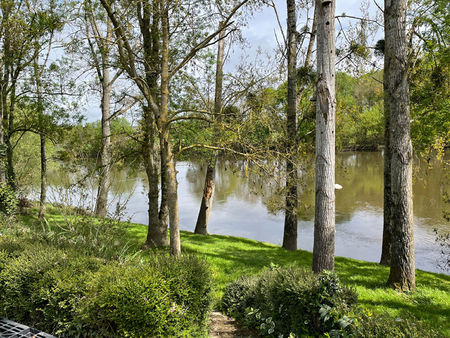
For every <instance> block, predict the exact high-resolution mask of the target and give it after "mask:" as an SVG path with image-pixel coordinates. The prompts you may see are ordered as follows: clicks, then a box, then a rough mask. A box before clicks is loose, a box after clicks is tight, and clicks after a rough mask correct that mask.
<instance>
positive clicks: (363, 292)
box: [129, 224, 450, 336]
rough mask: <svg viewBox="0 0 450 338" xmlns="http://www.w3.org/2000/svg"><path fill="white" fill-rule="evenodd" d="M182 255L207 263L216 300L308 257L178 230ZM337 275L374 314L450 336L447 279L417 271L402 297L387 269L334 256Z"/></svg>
mask: <svg viewBox="0 0 450 338" xmlns="http://www.w3.org/2000/svg"><path fill="white" fill-rule="evenodd" d="M146 230H147V227H146V226H144V225H140V224H133V225H131V227H130V229H129V234H130V236H131V238H132V241H133V242H134V243H136V244H137V243H143V241H144V240H145V236H146ZM181 243H182V251H183V252H184V253H188V254H195V255H199V256H201V257H203V258H204V259H206V260H207V261H208V262H209V263H210V265H211V267H212V269H213V271H214V277H215V281H216V289H215V297H216V299H219V298H220V296H221V295H222V293H223V290H224V288H225V286H226V285H227V283H230V282H232V281H234V280H235V279H237V278H239V277H240V276H242V275H246V274H255V273H258V272H259V271H261V270H262V269H264V268H265V267H267V266H269V265H270V264H271V263H273V264H277V265H280V266H287V265H292V264H295V265H300V266H306V267H310V266H311V264H312V253H311V252H308V251H303V250H298V251H295V252H290V251H286V250H284V249H282V248H281V247H280V246H277V245H273V244H268V243H261V242H257V241H254V240H250V239H245V238H237V237H230V236H219V235H211V236H202V235H195V234H193V233H190V232H184V231H182V232H181ZM335 271H336V273H337V274H338V276H339V277H340V279H341V280H342V281H343V282H345V283H346V284H348V285H351V286H353V287H354V288H355V289H356V290H357V292H358V295H359V300H360V303H361V305H362V306H363V307H365V308H367V309H369V310H370V311H373V312H374V313H389V314H390V315H392V316H395V317H400V318H401V317H405V316H406V315H408V314H413V315H414V316H416V317H417V318H420V319H422V320H424V321H426V322H428V323H432V325H433V327H436V328H438V327H439V326H442V328H443V331H444V333H445V335H447V336H450V325H449V322H450V321H449V320H448V319H449V318H450V276H448V275H444V274H436V273H430V272H425V271H421V270H416V279H417V292H415V293H414V294H405V293H400V292H397V291H395V290H393V289H391V288H388V287H386V286H385V284H386V281H387V279H388V275H389V268H386V267H383V266H380V265H379V264H376V263H369V262H364V261H358V260H355V259H349V258H344V257H337V258H336V270H335Z"/></svg>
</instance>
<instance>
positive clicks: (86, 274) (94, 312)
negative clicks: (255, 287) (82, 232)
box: [0, 236, 211, 337]
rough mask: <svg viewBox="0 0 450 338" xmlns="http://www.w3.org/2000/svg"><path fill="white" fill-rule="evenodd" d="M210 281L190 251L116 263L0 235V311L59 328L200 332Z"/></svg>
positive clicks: (89, 332) (87, 332) (59, 331)
mask: <svg viewBox="0 0 450 338" xmlns="http://www.w3.org/2000/svg"><path fill="white" fill-rule="evenodd" d="M210 289H211V273H210V270H209V268H208V266H207V265H206V264H205V262H203V261H201V260H199V259H196V258H194V257H182V258H180V259H173V258H170V257H165V256H164V257H155V258H154V259H153V260H152V261H150V262H143V261H138V260H136V259H135V260H132V261H128V262H125V263H118V262H117V261H111V260H105V259H102V258H96V257H93V256H88V255H84V254H80V253H78V252H77V251H75V250H70V249H59V248H55V247H53V246H51V245H45V244H43V243H37V244H35V245H31V244H30V243H28V244H27V243H25V242H22V243H20V241H17V240H16V239H14V238H8V237H7V236H0V317H7V318H9V319H12V320H14V321H17V322H21V323H23V324H26V325H30V326H33V327H36V328H38V329H40V330H42V331H46V332H48V333H51V334H55V335H58V336H70V337H76V336H94V337H114V336H117V337H119V336H120V337H123V336H129V337H140V336H145V337H154V336H160V337H166V336H183V335H184V336H185V335H192V334H197V333H198V332H200V331H201V330H204V328H205V325H206V324H205V323H206V321H205V318H206V314H207V311H208V309H209V306H210V302H211V296H210Z"/></svg>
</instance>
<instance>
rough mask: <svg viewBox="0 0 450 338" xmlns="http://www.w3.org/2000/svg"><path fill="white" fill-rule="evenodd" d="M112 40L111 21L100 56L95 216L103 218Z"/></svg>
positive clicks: (108, 162)
mask: <svg viewBox="0 0 450 338" xmlns="http://www.w3.org/2000/svg"><path fill="white" fill-rule="evenodd" d="M111 38H112V25H111V21H110V20H108V22H107V29H106V39H105V42H104V43H103V45H104V47H105V48H103V51H101V56H102V66H101V68H102V69H101V71H102V77H101V84H102V103H101V109H102V149H101V154H100V177H99V184H98V191H97V200H96V204H95V216H96V217H102V218H103V217H105V216H106V213H107V211H108V193H109V187H110V184H111V121H110V118H111V86H112V83H111V76H110V72H109V49H110V45H111Z"/></svg>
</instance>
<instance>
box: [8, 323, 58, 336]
mask: <svg viewBox="0 0 450 338" xmlns="http://www.w3.org/2000/svg"><path fill="white" fill-rule="evenodd" d="M29 337H34V338H56V337H54V336H52V335H49V334H48V333H45V332H41V331H39V330H36V329H33V328H31V327H28V326H26V325H22V324H19V323H15V322H13V321H11V320H8V319H6V318H3V319H0V338H29Z"/></svg>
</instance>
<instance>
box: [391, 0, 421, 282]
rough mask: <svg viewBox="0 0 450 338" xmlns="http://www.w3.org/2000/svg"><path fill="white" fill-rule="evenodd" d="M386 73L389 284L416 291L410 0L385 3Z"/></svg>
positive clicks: (392, 0) (393, 0)
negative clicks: (388, 128)
mask: <svg viewBox="0 0 450 338" xmlns="http://www.w3.org/2000/svg"><path fill="white" fill-rule="evenodd" d="M384 5H385V6H384V7H385V12H384V29H385V61H384V67H385V69H384V72H385V81H386V87H387V92H386V93H385V100H388V102H389V103H388V104H389V116H390V145H391V163H390V164H391V193H392V248H391V252H392V257H391V270H390V275H389V279H388V284H389V285H392V286H394V287H396V288H399V289H401V290H414V289H415V287H416V285H415V266H414V224H413V203H412V158H413V154H412V144H411V135H410V112H409V107H410V105H409V84H408V59H407V55H408V54H407V48H408V45H407V39H406V6H407V4H406V0H385V4H384Z"/></svg>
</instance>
